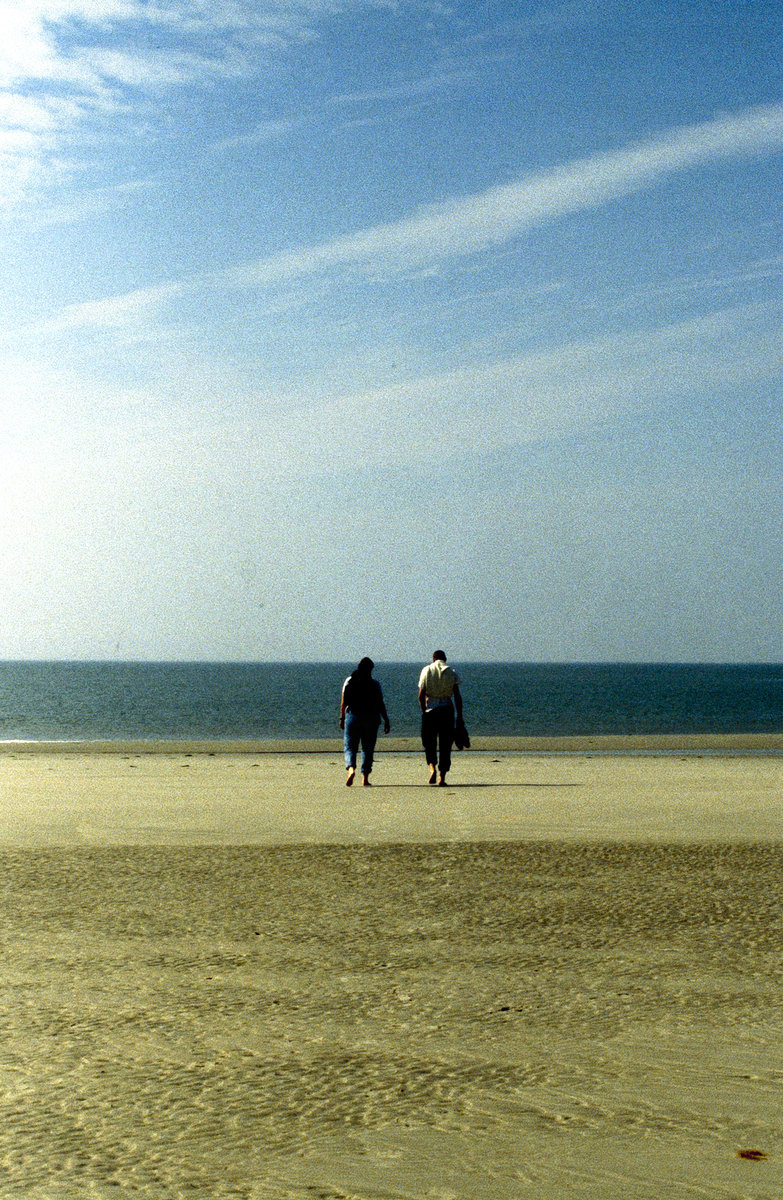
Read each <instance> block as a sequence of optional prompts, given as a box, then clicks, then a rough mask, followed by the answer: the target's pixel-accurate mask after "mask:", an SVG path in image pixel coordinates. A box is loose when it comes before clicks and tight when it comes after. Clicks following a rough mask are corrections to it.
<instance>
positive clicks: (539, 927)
mask: <svg viewBox="0 0 783 1200" xmlns="http://www.w3.org/2000/svg"><path fill="white" fill-rule="evenodd" d="M0 886H2V889H3V906H2V917H1V918H0V931H1V932H2V940H1V941H0V949H1V951H2V958H3V976H2V978H3V986H2V991H1V992H0V1036H1V1040H0V1047H1V1049H0V1118H2V1119H1V1120H0V1196H2V1197H4V1198H8V1200H17V1198H18V1200H21V1198H22V1197H24V1198H25V1200H58V1198H63V1200H72V1198H73V1200H75V1198H76V1197H80V1198H81V1197H95V1198H96V1200H105V1198H106V1197H118V1196H124V1195H126V1196H134V1195H135V1196H140V1197H156V1198H157V1197H160V1198H161V1200H163V1198H165V1200H177V1198H180V1197H204V1198H206V1197H216V1198H218V1200H220V1198H223V1197H244V1198H245V1200H303V1198H308V1200H314V1198H315V1197H321V1198H322V1200H371V1198H381V1197H385V1198H387V1200H405V1198H409V1197H410V1198H414V1197H429V1198H432V1200H448V1198H456V1200H463V1198H465V1200H467V1198H469V1197H474V1196H475V1197H476V1198H477V1200H478V1198H481V1200H496V1198H497V1200H501V1198H503V1200H509V1198H516V1197H533V1198H535V1200H557V1198H559V1197H569V1198H570V1197H581V1196H585V1197H586V1196H593V1197H595V1196H600V1197H602V1200H610V1198H613V1197H617V1198H618V1200H619V1198H620V1197H623V1200H625V1198H631V1200H633V1198H637V1200H654V1198H657V1197H664V1196H666V1197H673V1198H675V1200H678V1198H680V1197H682V1198H685V1197H686V1196H687V1197H692V1196H694V1195H696V1196H704V1197H712V1198H719V1200H729V1198H731V1197H737V1198H738V1197H741V1196H743V1197H750V1198H751V1200H767V1198H770V1200H771V1197H773V1196H775V1197H779V1196H780V1195H781V1194H782V1192H783V1174H781V1162H783V1120H782V1119H781V1116H780V1113H781V1100H782V1099H783V1070H781V1068H780V1063H781V1061H783V1060H782V1059H781V1056H780V1049H781V1042H783V1036H782V1035H781V1030H780V1025H779V1012H780V1010H779V997H780V989H781V983H783V979H782V978H781V976H782V975H783V967H782V966H781V955H780V948H781V944H782V943H783V938H782V935H783V848H781V847H779V846H771V845H762V846H695V847H688V846H670V847H667V846H638V845H636V846H622V845H613V846H585V845H582V846H578V845H573V846H569V845H562V844H560V845H555V844H540V845H536V844H527V845H510V844H509V845H503V844H493V845H448V846H426V847H425V846H401V847H356V848H351V847H342V848H340V847H307V848H297V847H287V848H276V849H274V848H273V849H264V848H258V847H253V848H247V849H242V848H237V849H230V848H221V849H215V850H212V849H209V848H197V849H192V848H191V849H171V848H168V849H163V850H156V849H117V850H105V849H104V850H87V849H83V850H63V851H54V850H48V851H33V850H29V851H21V850H20V851H7V852H3V853H2V854H0ZM751 1146H752V1147H758V1148H759V1149H760V1150H762V1151H763V1152H764V1154H765V1155H766V1157H765V1158H764V1159H763V1160H758V1161H750V1160H742V1159H740V1158H739V1157H738V1152H739V1150H740V1149H741V1148H743V1147H751Z"/></svg>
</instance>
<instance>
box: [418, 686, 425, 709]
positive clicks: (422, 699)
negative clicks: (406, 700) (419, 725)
mask: <svg viewBox="0 0 783 1200" xmlns="http://www.w3.org/2000/svg"><path fill="white" fill-rule="evenodd" d="M419 708H420V709H421V711H422V712H426V710H427V693H426V692H425V690H424V688H419Z"/></svg>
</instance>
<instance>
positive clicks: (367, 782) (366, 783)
mask: <svg viewBox="0 0 783 1200" xmlns="http://www.w3.org/2000/svg"><path fill="white" fill-rule="evenodd" d="M369 786H370V776H369V775H362V787H369Z"/></svg>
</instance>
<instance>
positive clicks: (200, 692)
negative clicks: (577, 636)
mask: <svg viewBox="0 0 783 1200" xmlns="http://www.w3.org/2000/svg"><path fill="white" fill-rule="evenodd" d="M354 665H355V664H349V663H119V662H112V663H89V662H5V663H0V741H10V740H20V739H21V740H40V741H50V740H56V741H60V740H65V741H72V740H76V741H81V740H85V739H86V740H93V739H97V740H103V739H109V740H115V739H124V738H138V739H167V738H171V739H183V738H188V739H189V738H193V739H232V738H259V739H276V738H311V737H312V738H318V737H334V736H337V734H338V730H337V715H338V705H339V697H340V689H341V687H342V683H343V680H344V679H345V677H346V675H347V674H348V673H349V671H350V670H351V669H352V667H353V666H354ZM453 665H454V666H455V667H456V668H457V670H458V672H459V674H460V677H461V680H462V692H463V696H464V699H465V715H466V721H467V725H468V728H469V730H470V733H471V735H473V736H481V735H485V736H515V735H516V736H552V735H566V736H567V735H591V734H652V733H770V732H780V731H783V664H774V665H753V666H742V665H726V664H724V665H720V664H717V665H704V664H701V665H683V664H654V665H640V664H607V663H598V664H535V663H533V664H531V663H474V662H471V663H459V662H455V663H454V664H453ZM421 666H422V664H420V663H415V664H414V663H379V664H378V665H377V667H376V670H375V676H376V678H377V679H379V680H380V682H381V684H382V685H383V689H384V694H385V697H386V703H387V707H388V710H389V715H390V717H391V722H392V733H395V734H397V735H415V734H416V733H417V732H418V725H419V710H418V705H417V701H416V685H417V681H418V674H419V670H420V668H421Z"/></svg>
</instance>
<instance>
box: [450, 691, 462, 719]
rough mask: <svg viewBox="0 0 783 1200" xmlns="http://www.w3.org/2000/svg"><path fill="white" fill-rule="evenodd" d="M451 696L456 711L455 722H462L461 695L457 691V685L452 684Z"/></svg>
mask: <svg viewBox="0 0 783 1200" xmlns="http://www.w3.org/2000/svg"><path fill="white" fill-rule="evenodd" d="M452 696H453V697H454V707H455V708H456V710H457V720H458V721H461V720H462V693H461V692H460V690H459V684H458V683H455V684H454V691H453V692H452Z"/></svg>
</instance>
